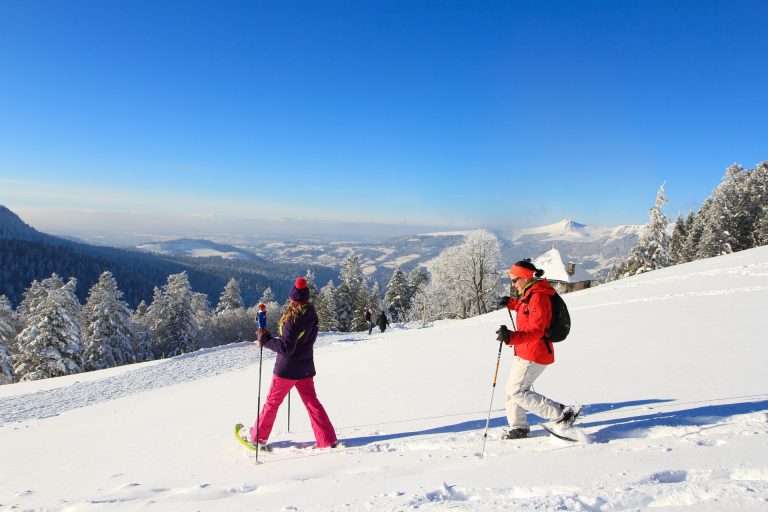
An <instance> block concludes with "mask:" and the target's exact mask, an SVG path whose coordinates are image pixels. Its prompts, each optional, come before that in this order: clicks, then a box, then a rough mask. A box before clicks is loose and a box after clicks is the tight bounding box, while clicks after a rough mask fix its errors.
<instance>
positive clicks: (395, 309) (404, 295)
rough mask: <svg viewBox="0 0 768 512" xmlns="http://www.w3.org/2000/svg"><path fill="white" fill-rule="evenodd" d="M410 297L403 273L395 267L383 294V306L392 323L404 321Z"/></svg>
mask: <svg viewBox="0 0 768 512" xmlns="http://www.w3.org/2000/svg"><path fill="white" fill-rule="evenodd" d="M410 295H411V293H410V289H409V288H408V281H407V280H406V278H405V273H403V271H402V269H400V267H399V266H398V267H395V270H394V271H393V272H392V277H391V278H390V279H389V283H387V289H386V291H385V292H384V304H385V305H386V307H387V311H388V312H389V314H390V317H391V318H392V321H393V322H402V321H403V320H405V313H406V312H407V311H408V307H409V299H410Z"/></svg>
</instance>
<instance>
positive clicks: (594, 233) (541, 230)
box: [512, 219, 639, 242]
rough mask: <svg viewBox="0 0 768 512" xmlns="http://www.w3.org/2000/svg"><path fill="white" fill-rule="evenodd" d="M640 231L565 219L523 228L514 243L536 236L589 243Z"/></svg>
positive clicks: (634, 228)
mask: <svg viewBox="0 0 768 512" xmlns="http://www.w3.org/2000/svg"><path fill="white" fill-rule="evenodd" d="M637 229H639V226H619V227H618V228H616V227H601V226H587V225H585V224H579V223H578V222H575V221H573V220H571V219H563V220H561V221H560V222H555V223H554V224H548V225H546V226H536V227H532V228H523V229H520V230H518V231H516V232H515V233H514V235H513V236H512V240H513V241H517V240H520V239H521V238H522V237H524V236H526V235H535V236H537V238H540V239H542V240H569V241H577V242H579V241H589V240H597V239H599V238H603V237H607V236H612V237H614V236H619V235H620V232H633V231H635V230H637Z"/></svg>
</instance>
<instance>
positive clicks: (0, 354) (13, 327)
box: [0, 295, 20, 384]
mask: <svg viewBox="0 0 768 512" xmlns="http://www.w3.org/2000/svg"><path fill="white" fill-rule="evenodd" d="M19 327H20V326H19V322H18V319H17V317H16V312H15V311H14V310H13V308H12V307H11V301H9V300H8V297H6V296H5V295H0V384H11V383H13V381H14V379H15V375H14V373H13V357H12V353H11V348H12V347H13V346H14V339H15V338H16V335H17V334H18V333H19Z"/></svg>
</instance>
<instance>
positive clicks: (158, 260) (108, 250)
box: [0, 206, 337, 308]
mask: <svg viewBox="0 0 768 512" xmlns="http://www.w3.org/2000/svg"><path fill="white" fill-rule="evenodd" d="M313 269H314V270H315V273H316V275H317V278H318V280H321V281H320V282H327V281H328V279H332V278H335V277H336V275H337V273H336V272H335V271H333V270H332V269H328V268H325V267H313ZM104 271H110V272H112V274H113V275H114V277H115V279H117V281H118V283H120V288H121V290H122V291H123V292H124V294H125V300H126V301H127V302H128V304H129V305H130V306H131V307H132V308H134V307H136V305H138V303H139V302H141V301H142V300H144V301H145V302H147V303H149V302H151V300H152V291H153V289H154V287H155V286H162V285H163V284H165V281H166V279H167V278H168V276H169V275H171V274H178V273H180V272H183V271H186V272H187V275H188V276H189V281H190V285H191V286H192V289H194V290H195V291H196V292H200V293H204V294H206V295H208V296H209V297H211V298H215V297H218V295H219V293H221V290H222V288H223V287H224V285H225V284H226V283H227V281H228V280H229V279H230V278H232V277H234V278H236V279H237V280H238V282H239V283H240V287H241V290H242V295H243V300H244V301H245V303H246V304H248V305H252V304H253V303H255V302H256V301H257V300H258V299H259V297H260V296H261V294H262V293H263V292H264V290H265V289H266V288H267V287H271V288H272V291H273V292H274V293H275V294H276V296H277V297H284V296H286V295H287V293H288V290H289V289H290V286H291V283H292V282H293V279H295V278H296V276H297V275H303V274H304V273H305V272H306V271H307V265H297V264H285V263H278V264H276V263H271V262H269V261H267V260H264V259H262V258H259V257H257V256H254V257H253V258H252V259H249V260H239V261H230V260H224V259H222V258H216V257H211V258H182V257H178V258H170V257H163V256H158V255H154V254H147V253H144V252H141V251H135V250H127V249H117V248H114V247H104V246H95V245H88V244H82V243H77V242H73V241H70V240H65V239H63V238H58V237H54V236H51V235H47V234H45V233H40V232H39V231H37V230H35V229H34V228H32V227H30V226H28V225H27V224H25V223H24V222H23V221H22V220H21V219H19V217H18V216H17V215H15V214H14V213H13V212H12V211H11V210H9V209H7V208H5V207H3V206H0V295H6V296H7V297H8V298H9V299H10V301H11V302H12V303H13V304H14V305H18V304H19V303H20V302H21V299H22V298H23V293H24V290H25V289H26V288H27V287H28V286H29V285H30V283H32V281H34V280H38V281H39V280H42V279H45V278H47V277H50V275H51V274H52V273H54V272H55V273H57V274H58V275H60V276H63V277H65V278H69V277H75V278H76V279H77V281H78V286H77V290H76V294H77V297H78V299H79V300H80V301H81V302H84V301H85V298H86V295H87V293H88V290H89V289H90V287H91V286H93V284H94V283H96V282H97V281H98V279H99V275H100V274H101V273H102V272H104Z"/></svg>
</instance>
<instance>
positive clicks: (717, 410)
mask: <svg viewBox="0 0 768 512" xmlns="http://www.w3.org/2000/svg"><path fill="white" fill-rule="evenodd" d="M672 401H673V400H672V399H648V400H633V401H627V402H616V403H600V404H590V405H587V406H585V407H584V409H583V414H584V416H585V417H589V416H590V415H594V414H598V413H602V412H608V411H615V410H617V409H624V408H630V407H644V406H648V405H652V404H661V403H667V402H672ZM765 410H768V400H762V401H753V402H739V403H731V404H720V405H707V406H702V407H695V408H692V409H684V410H678V411H667V412H655V413H652V414H645V415H640V416H626V417H623V418H613V419H606V420H603V421H589V422H581V423H579V424H578V425H579V426H580V427H601V426H602V427H603V428H601V429H599V430H598V431H597V432H594V433H592V434H591V435H590V439H591V441H592V442H595V443H607V442H609V441H612V440H615V439H622V438H628V437H642V436H643V433H642V432H638V431H645V430H647V429H649V428H652V427H658V426H668V427H679V426H705V425H711V424H714V423H717V422H718V421H720V420H722V419H723V418H726V417H729V416H734V415H737V414H749V413H753V412H758V411H765ZM529 422H530V424H531V425H532V426H533V425H538V424H539V423H545V422H546V421H545V420H544V419H542V418H539V417H538V416H534V415H532V414H529ZM506 426H507V418H506V416H498V417H494V418H491V420H490V423H489V428H499V427H506ZM483 429H485V420H484V419H481V420H470V421H463V422H461V423H454V424H451V425H443V426H439V427H434V428H429V429H423V430H411V431H404V432H394V433H391V434H380V435H372V436H362V437H353V438H347V439H341V441H342V442H343V443H344V445H345V446H347V447H357V446H365V445H369V444H374V443H380V442H384V441H392V440H395V439H402V438H407V437H417V436H429V435H439V434H454V433H460V432H470V431H473V430H483Z"/></svg>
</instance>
